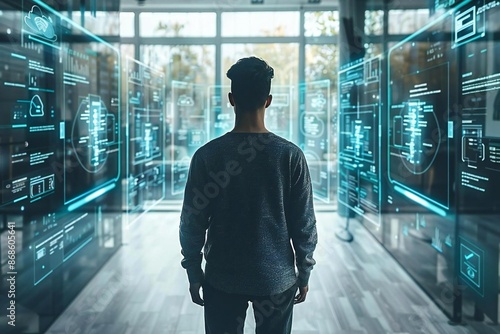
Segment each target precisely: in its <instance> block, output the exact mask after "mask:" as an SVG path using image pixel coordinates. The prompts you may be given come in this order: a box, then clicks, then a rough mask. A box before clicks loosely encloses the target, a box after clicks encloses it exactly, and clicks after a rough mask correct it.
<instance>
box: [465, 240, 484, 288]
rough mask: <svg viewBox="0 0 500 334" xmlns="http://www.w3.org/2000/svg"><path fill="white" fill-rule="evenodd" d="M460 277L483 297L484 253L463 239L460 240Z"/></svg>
mask: <svg viewBox="0 0 500 334" xmlns="http://www.w3.org/2000/svg"><path fill="white" fill-rule="evenodd" d="M460 276H461V277H462V279H463V280H464V282H465V283H467V285H469V286H470V287H471V288H472V289H474V290H475V291H476V292H478V293H479V294H480V295H481V296H484V251H483V250H482V249H480V248H479V247H477V246H476V245H474V244H472V243H470V242H468V241H466V240H465V239H463V238H460Z"/></svg>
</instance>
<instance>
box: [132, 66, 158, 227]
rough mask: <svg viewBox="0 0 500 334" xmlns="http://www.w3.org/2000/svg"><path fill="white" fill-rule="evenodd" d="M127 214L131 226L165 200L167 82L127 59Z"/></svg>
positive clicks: (145, 67)
mask: <svg viewBox="0 0 500 334" xmlns="http://www.w3.org/2000/svg"><path fill="white" fill-rule="evenodd" d="M126 68H127V75H128V77H127V87H126V91H127V94H128V96H127V111H128V116H127V120H128V122H127V124H128V129H129V133H128V137H129V139H128V140H127V148H128V149H127V152H128V159H127V212H128V221H129V223H132V222H134V221H135V220H137V219H138V218H139V217H140V216H141V214H143V213H145V212H147V211H149V210H150V209H151V208H152V207H153V206H154V205H156V204H157V203H158V202H159V201H161V200H163V199H164V198H165V179H166V176H165V102H164V101H165V78H164V74H163V73H162V72H160V71H158V70H155V69H153V68H151V67H150V66H147V65H146V64H143V63H141V62H139V61H137V60H133V59H127V64H126Z"/></svg>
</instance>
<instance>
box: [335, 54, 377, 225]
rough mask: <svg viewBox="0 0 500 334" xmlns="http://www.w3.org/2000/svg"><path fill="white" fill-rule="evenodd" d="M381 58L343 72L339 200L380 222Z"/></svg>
mask: <svg viewBox="0 0 500 334" xmlns="http://www.w3.org/2000/svg"><path fill="white" fill-rule="evenodd" d="M380 78H381V68H380V58H374V59H370V60H367V61H366V62H362V63H358V64H354V65H352V66H349V67H347V68H346V69H344V70H342V71H340V72H339V84H338V87H339V115H338V122H339V127H338V129H339V130H338V133H339V140H338V144H339V148H338V157H339V169H338V172H339V175H338V199H339V202H340V203H342V204H344V205H346V206H347V207H349V208H350V209H352V210H354V211H355V212H356V213H358V214H360V215H362V216H364V217H365V218H367V219H368V221H370V222H372V223H374V224H376V225H380V215H379V214H380V200H381V199H380V149H379V148H380V136H379V135H380V134H379V128H380V108H381V104H380V94H381V83H380Z"/></svg>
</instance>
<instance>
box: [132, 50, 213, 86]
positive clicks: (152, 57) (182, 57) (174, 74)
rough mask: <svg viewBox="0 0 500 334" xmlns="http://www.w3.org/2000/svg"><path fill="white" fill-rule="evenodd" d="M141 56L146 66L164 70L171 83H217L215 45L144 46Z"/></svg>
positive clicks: (168, 81) (168, 82)
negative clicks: (149, 65)
mask: <svg viewBox="0 0 500 334" xmlns="http://www.w3.org/2000/svg"><path fill="white" fill-rule="evenodd" d="M141 56H142V59H141V61H143V62H144V63H146V64H152V65H154V66H155V67H156V68H162V69H163V70H164V72H165V73H166V74H167V77H166V79H167V85H169V84H170V81H172V80H177V81H185V82H190V83H198V84H214V82H215V47H214V46H213V45H143V46H142V47H141Z"/></svg>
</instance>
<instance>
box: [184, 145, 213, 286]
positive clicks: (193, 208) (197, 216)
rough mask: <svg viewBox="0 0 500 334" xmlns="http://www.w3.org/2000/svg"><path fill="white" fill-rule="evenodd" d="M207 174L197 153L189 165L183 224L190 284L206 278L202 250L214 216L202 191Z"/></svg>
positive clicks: (185, 255) (185, 264)
mask: <svg viewBox="0 0 500 334" xmlns="http://www.w3.org/2000/svg"><path fill="white" fill-rule="evenodd" d="M205 174H206V170H205V166H204V164H203V161H202V160H201V159H200V157H199V156H198V155H197V154H195V155H194V156H193V158H192V160H191V165H190V167H189V173H188V178H187V182H186V188H185V192H184V202H183V205H182V211H181V217H180V225H179V239H180V244H181V248H182V250H181V254H182V255H183V256H184V258H183V259H182V261H181V265H182V267H183V268H184V269H186V271H187V275H188V279H189V282H190V283H201V282H202V281H203V270H202V268H201V263H202V259H203V255H202V253H201V250H202V248H203V246H204V244H205V233H206V230H207V229H208V225H209V218H210V214H209V209H210V201H209V199H208V198H207V197H206V196H205V195H204V194H203V192H202V191H203V188H204V186H205V184H206V175H205Z"/></svg>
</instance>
